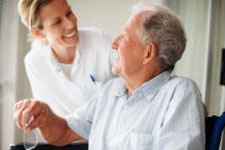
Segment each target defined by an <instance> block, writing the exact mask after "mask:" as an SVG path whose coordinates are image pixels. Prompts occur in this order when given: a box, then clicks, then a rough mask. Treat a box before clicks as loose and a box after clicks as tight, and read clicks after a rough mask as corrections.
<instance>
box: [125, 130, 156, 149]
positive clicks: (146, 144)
mask: <svg viewBox="0 0 225 150" xmlns="http://www.w3.org/2000/svg"><path fill="white" fill-rule="evenodd" d="M152 144H153V136H152V135H151V134H145V133H136V132H131V133H130V140H129V147H130V150H151V149H152Z"/></svg>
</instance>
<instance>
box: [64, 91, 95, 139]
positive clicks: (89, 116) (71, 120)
mask: <svg viewBox="0 0 225 150" xmlns="http://www.w3.org/2000/svg"><path fill="white" fill-rule="evenodd" d="M97 97H98V96H97V94H96V95H94V96H92V98H91V99H90V100H89V101H88V103H86V104H85V105H84V106H83V107H82V108H80V109H78V110H77V111H75V112H74V113H73V114H71V115H68V116H66V117H65V119H66V122H67V124H68V126H69V127H70V128H71V129H72V130H73V131H74V132H76V133H77V134H79V135H80V136H82V137H83V138H85V139H86V140H88V139H89V135H90V132H91V126H92V122H93V118H94V114H95V110H96V103H97Z"/></svg>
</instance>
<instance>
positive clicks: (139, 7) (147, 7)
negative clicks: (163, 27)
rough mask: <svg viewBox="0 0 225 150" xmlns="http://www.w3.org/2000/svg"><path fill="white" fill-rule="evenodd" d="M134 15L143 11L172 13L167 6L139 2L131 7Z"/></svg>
mask: <svg viewBox="0 0 225 150" xmlns="http://www.w3.org/2000/svg"><path fill="white" fill-rule="evenodd" d="M131 11H132V14H133V15H135V14H137V13H139V12H142V11H152V12H157V11H169V12H170V13H172V12H171V11H170V10H169V9H168V8H167V7H166V6H163V5H161V4H156V3H146V2H139V3H136V4H134V5H133V6H132V7H131Z"/></svg>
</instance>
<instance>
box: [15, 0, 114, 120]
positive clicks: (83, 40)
mask: <svg viewBox="0 0 225 150" xmlns="http://www.w3.org/2000/svg"><path fill="white" fill-rule="evenodd" d="M18 10H19V14H20V16H21V20H22V22H23V23H24V24H25V25H26V26H27V27H28V28H29V31H30V34H31V36H32V38H33V39H34V40H33V44H32V48H31V51H29V53H28V54H27V55H26V57H25V67H26V71H27V76H28V79H29V82H30V85H31V88H32V92H33V96H34V98H35V99H40V100H43V101H45V102H46V103H48V104H49V105H50V107H51V108H52V109H53V111H54V112H56V113H57V114H58V115H60V116H65V115H67V114H69V113H71V112H73V111H74V110H75V109H76V108H78V107H81V106H83V104H84V103H85V102H86V101H87V100H88V98H89V97H90V96H91V95H92V94H93V93H94V92H95V91H96V84H97V82H102V83H103V82H105V81H106V80H108V79H110V78H112V77H113V74H112V72H111V64H112V60H113V55H112V53H111V52H112V51H111V50H110V43H111V41H110V38H109V37H108V36H107V35H106V34H105V33H104V32H102V31H101V30H99V29H96V28H87V29H80V30H78V28H77V18H76V16H75V15H74V14H73V12H72V10H71V8H70V6H69V5H68V3H67V1H66V0H20V2H19V5H18Z"/></svg>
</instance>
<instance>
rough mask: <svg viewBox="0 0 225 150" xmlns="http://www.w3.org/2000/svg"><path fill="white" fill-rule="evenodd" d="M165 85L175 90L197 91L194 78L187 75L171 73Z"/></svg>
mask: <svg viewBox="0 0 225 150" xmlns="http://www.w3.org/2000/svg"><path fill="white" fill-rule="evenodd" d="M166 86H167V87H171V89H177V90H185V91H186V92H187V91H193V90H194V91H199V89H198V86H197V84H196V82H195V81H194V80H192V79H191V78H188V77H182V76H176V75H172V76H171V78H170V80H169V82H168V83H167V84H166Z"/></svg>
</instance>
